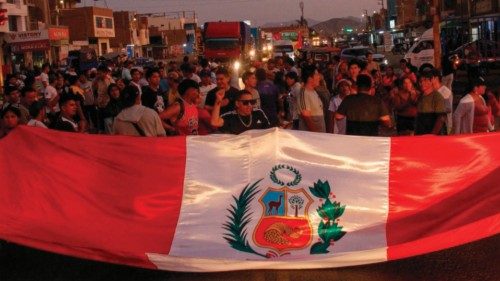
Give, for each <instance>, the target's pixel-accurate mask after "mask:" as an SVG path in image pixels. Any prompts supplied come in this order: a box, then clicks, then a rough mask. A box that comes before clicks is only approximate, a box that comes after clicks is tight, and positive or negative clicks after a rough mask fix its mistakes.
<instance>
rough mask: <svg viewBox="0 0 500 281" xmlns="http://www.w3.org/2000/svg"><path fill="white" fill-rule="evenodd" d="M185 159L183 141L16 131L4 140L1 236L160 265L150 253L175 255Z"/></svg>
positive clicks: (0, 155)
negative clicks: (173, 253) (174, 243)
mask: <svg viewBox="0 0 500 281" xmlns="http://www.w3.org/2000/svg"><path fill="white" fill-rule="evenodd" d="M32 152H36V153H32ZM185 155H186V139H185V138H182V137H178V138H170V139H169V141H168V142H165V141H164V140H162V139H161V138H141V139H139V138H137V139H134V138H127V137H119V136H107V137H106V136H91V135H85V136H82V135H79V134H65V133H60V132H56V131H52V130H50V131H49V130H43V129H30V128H25V127H21V128H19V129H16V130H15V131H14V132H12V133H11V134H10V135H9V136H8V137H7V138H4V139H2V140H1V141H0V163H2V169H1V171H0V179H1V182H2V188H0V214H1V217H2V223H0V233H1V234H2V238H5V239H6V240H8V241H12V242H16V243H20V244H23V245H27V246H32V247H35V248H39V249H43V250H48V251H51V252H57V253H61V254H67V255H71V256H77V257H81V258H88V259H93V260H100V261H107V262H112V263H120V264H129V265H135V266H142V267H148V268H155V267H154V265H153V264H152V263H150V262H149V260H148V259H147V257H146V255H145V253H149V252H154V253H164V254H168V253H169V251H170V247H171V244H172V240H173V237H174V233H175V228H176V225H177V220H178V218H179V213H180V205H181V201H182V192H183V184H184V171H185V164H186V158H185ZM166 156H167V157H166ZM19 175H22V176H19Z"/></svg>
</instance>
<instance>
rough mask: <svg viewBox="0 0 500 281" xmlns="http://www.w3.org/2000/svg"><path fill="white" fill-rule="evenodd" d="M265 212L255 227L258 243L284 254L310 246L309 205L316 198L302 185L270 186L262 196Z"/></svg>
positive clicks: (256, 242) (254, 234) (255, 240)
mask: <svg viewBox="0 0 500 281" xmlns="http://www.w3.org/2000/svg"><path fill="white" fill-rule="evenodd" d="M259 202H260V204H261V206H262V216H261V217H260V220H259V222H258V224H257V226H256V228H255V230H254V233H253V241H254V243H255V244H256V245H257V246H259V247H263V248H269V249H273V250H275V251H277V252H278V253H279V254H280V255H283V254H284V252H286V251H287V250H298V249H302V248H305V247H307V246H309V244H310V243H311V240H312V227H311V224H310V221H309V213H308V212H309V206H310V205H311V204H312V202H313V200H312V198H311V197H310V196H309V194H308V193H307V192H306V191H305V190H304V189H302V188H295V189H291V188H289V187H286V186H284V187H282V188H279V189H275V188H272V187H269V188H268V189H267V190H266V191H265V192H264V193H263V195H262V196H261V197H260V198H259Z"/></svg>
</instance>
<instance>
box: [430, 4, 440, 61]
mask: <svg viewBox="0 0 500 281" xmlns="http://www.w3.org/2000/svg"><path fill="white" fill-rule="evenodd" d="M439 11H440V10H439V0H432V7H431V15H432V23H433V24H432V31H433V35H434V67H436V68H437V69H441V33H440V28H439V24H440V23H441V17H440V12H439Z"/></svg>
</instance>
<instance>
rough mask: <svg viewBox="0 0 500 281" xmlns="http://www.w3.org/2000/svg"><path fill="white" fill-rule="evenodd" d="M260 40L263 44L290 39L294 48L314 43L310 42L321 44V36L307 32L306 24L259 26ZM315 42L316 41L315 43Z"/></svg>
mask: <svg viewBox="0 0 500 281" xmlns="http://www.w3.org/2000/svg"><path fill="white" fill-rule="evenodd" d="M260 34H261V36H262V37H261V38H260V39H261V41H263V44H264V45H265V44H270V43H271V42H272V41H273V40H290V41H292V43H293V44H294V48H295V49H297V50H298V49H301V48H302V47H308V46H310V45H314V44H313V43H312V42H313V41H314V42H317V45H318V46H319V45H320V44H321V41H322V40H321V38H320V37H321V36H319V34H316V33H315V34H313V33H312V32H311V33H310V32H309V28H308V27H307V26H300V25H290V26H278V27H263V28H261V32H260ZM315 44H316V43H315Z"/></svg>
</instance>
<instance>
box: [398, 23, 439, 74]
mask: <svg viewBox="0 0 500 281" xmlns="http://www.w3.org/2000/svg"><path fill="white" fill-rule="evenodd" d="M405 59H406V61H408V62H409V63H411V64H412V65H413V66H415V67H417V68H420V67H422V65H425V64H427V65H432V66H434V36H433V31H432V28H431V29H428V30H426V31H425V32H424V33H423V34H422V36H421V37H420V39H419V40H418V41H416V42H415V43H413V45H412V46H411V47H410V49H409V50H408V53H406V55H405Z"/></svg>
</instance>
